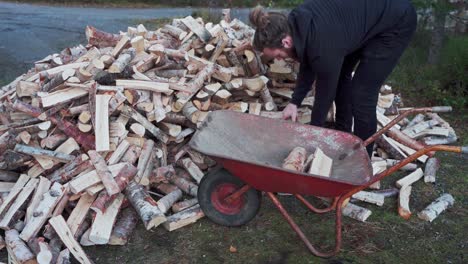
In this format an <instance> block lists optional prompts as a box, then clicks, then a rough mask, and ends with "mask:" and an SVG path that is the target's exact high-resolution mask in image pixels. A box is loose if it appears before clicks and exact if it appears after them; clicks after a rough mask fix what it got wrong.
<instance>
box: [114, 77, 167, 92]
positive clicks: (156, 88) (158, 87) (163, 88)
mask: <svg viewBox="0 0 468 264" xmlns="http://www.w3.org/2000/svg"><path fill="white" fill-rule="evenodd" d="M116 85H118V86H122V87H124V88H125V89H135V90H144V91H150V92H156V93H164V94H167V95H170V94H172V93H173V90H171V89H169V84H168V83H162V82H153V81H134V80H116Z"/></svg>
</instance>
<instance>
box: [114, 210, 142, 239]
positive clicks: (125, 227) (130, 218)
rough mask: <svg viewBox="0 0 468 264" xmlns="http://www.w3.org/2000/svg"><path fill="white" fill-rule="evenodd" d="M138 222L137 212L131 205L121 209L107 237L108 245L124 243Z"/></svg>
mask: <svg viewBox="0 0 468 264" xmlns="http://www.w3.org/2000/svg"><path fill="white" fill-rule="evenodd" d="M137 223H138V214H137V213H136V212H135V210H134V209H133V208H132V207H127V208H125V209H123V210H122V211H121V212H120V214H119V215H118V217H117V221H116V223H115V225H114V228H113V229H112V233H111V236H110V238H109V243H108V244H109V245H125V244H127V242H128V239H129V238H130V235H131V234H132V232H133V230H135V228H136V225H137Z"/></svg>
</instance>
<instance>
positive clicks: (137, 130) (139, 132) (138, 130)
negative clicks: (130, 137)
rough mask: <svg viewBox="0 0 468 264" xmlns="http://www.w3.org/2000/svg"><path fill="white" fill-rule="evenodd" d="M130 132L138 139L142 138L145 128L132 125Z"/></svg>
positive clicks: (135, 124)
mask: <svg viewBox="0 0 468 264" xmlns="http://www.w3.org/2000/svg"><path fill="white" fill-rule="evenodd" d="M130 130H131V131H133V133H135V134H137V135H138V136H140V137H144V136H145V131H146V129H145V127H144V126H142V125H140V124H138V123H133V124H132V125H131V126H130Z"/></svg>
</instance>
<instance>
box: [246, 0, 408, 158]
mask: <svg viewBox="0 0 468 264" xmlns="http://www.w3.org/2000/svg"><path fill="white" fill-rule="evenodd" d="M250 21H251V23H252V24H253V25H254V27H256V32H255V35H254V40H253V45H254V47H255V48H256V49H257V50H259V51H262V52H263V53H264V55H266V56H267V57H271V58H277V59H284V58H288V57H289V58H294V59H295V60H297V61H299V62H300V64H301V67H300V71H299V75H298V79H297V82H296V88H295V89H294V93H293V96H292V99H291V101H290V103H289V104H288V105H287V106H286V108H285V109H284V110H283V117H284V118H285V119H287V118H291V119H292V120H293V121H295V120H296V116H297V107H298V106H300V105H301V102H302V100H303V99H304V97H305V96H306V94H307V92H308V91H309V90H310V88H311V85H312V82H313V81H314V80H316V91H315V103H314V107H313V109H312V120H311V125H316V126H323V125H324V123H325V119H326V115H327V112H328V110H329V108H330V106H331V105H332V103H333V101H335V104H336V124H335V126H336V129H338V130H342V131H346V132H351V127H352V125H353V121H354V134H355V135H357V136H358V137H360V138H361V139H363V140H365V139H367V138H368V137H370V136H371V135H372V134H374V133H375V132H376V129H377V118H376V106H377V99H378V93H379V89H380V86H381V85H382V84H383V82H384V81H385V79H386V78H387V77H388V75H389V74H390V73H391V72H392V70H393V68H394V67H395V65H396V64H397V62H398V59H399V58H400V56H401V54H402V53H403V51H404V50H405V48H406V47H407V46H408V43H409V41H410V39H411V37H412V35H413V33H414V31H415V29H416V23H417V22H416V21H417V16H416V12H415V10H414V7H413V6H412V4H411V2H410V1H409V0H353V1H350V0H309V1H304V3H303V4H302V5H300V6H298V7H296V8H295V9H293V10H292V11H291V13H290V14H289V16H288V17H286V16H285V15H283V14H281V13H277V12H268V13H266V12H264V11H263V9H262V8H261V7H257V8H255V9H254V10H252V12H251V13H250ZM353 71H355V74H354V76H352V72H353ZM372 149H373V144H370V145H369V146H367V151H368V153H369V155H371V153H372Z"/></svg>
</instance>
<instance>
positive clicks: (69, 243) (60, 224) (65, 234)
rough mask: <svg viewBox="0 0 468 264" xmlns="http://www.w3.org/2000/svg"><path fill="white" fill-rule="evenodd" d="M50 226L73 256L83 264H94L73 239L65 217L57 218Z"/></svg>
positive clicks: (53, 218) (52, 220)
mask: <svg viewBox="0 0 468 264" xmlns="http://www.w3.org/2000/svg"><path fill="white" fill-rule="evenodd" d="M49 223H50V225H51V226H52V227H53V228H54V230H55V232H56V233H57V235H58V236H59V237H60V239H61V240H62V242H63V244H65V246H66V247H67V248H68V249H69V250H70V252H71V253H72V254H73V256H74V257H75V258H76V260H78V261H79V262H80V263H82V264H92V263H93V262H92V261H91V260H90V259H89V258H88V256H87V255H86V253H85V252H84V251H83V249H82V248H81V246H80V245H79V244H78V242H76V240H75V238H73V236H72V233H71V231H70V229H69V228H68V226H67V223H66V222H65V219H63V216H61V215H59V216H55V217H52V218H51V219H50V220H49Z"/></svg>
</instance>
